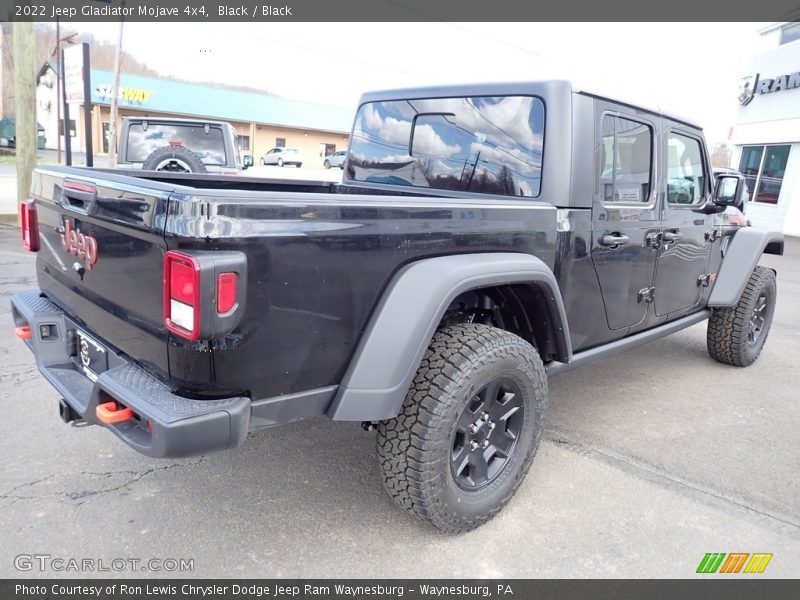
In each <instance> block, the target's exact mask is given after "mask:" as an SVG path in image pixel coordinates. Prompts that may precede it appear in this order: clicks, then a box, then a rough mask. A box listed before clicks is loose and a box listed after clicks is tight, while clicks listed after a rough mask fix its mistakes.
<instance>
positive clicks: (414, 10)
mask: <svg viewBox="0 0 800 600" xmlns="http://www.w3.org/2000/svg"><path fill="white" fill-rule="evenodd" d="M0 6H1V7H2V8H0V20H2V21H55V20H56V19H59V20H60V21H62V22H65V23H70V22H81V21H119V20H120V19H125V20H127V21H147V22H169V23H175V22H181V21H183V22H203V21H209V22H213V21H228V22H234V21H236V22H244V21H251V22H282V21H283V22H287V21H298V22H303V21H306V22H312V21H323V22H345V21H372V22H387V21H388V22H393V21H451V22H452V21H456V22H457V21H464V22H491V21H494V22H497V21H515V22H516V21H598V22H601V21H795V20H800V2H798V0H759V1H758V2H728V3H717V2H697V0H669V1H668V2H642V1H641V0H606V1H604V2H585V1H584V2H575V1H573V2H564V1H560V2H552V1H551V0H492V2H474V1H473V2H470V1H466V0H284V1H281V0H274V1H273V0H241V1H239V2H237V1H234V0H231V1H230V2H225V1H222V2H220V1H219V0H214V1H204V0H179V1H176V0H153V1H143V0H56V1H53V0H47V1H44V0H43V1H40V2H27V1H26V2H22V1H20V0H0ZM731 43H732V44H735V43H736V40H731Z"/></svg>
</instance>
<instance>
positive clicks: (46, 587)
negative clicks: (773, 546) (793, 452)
mask: <svg viewBox="0 0 800 600" xmlns="http://www.w3.org/2000/svg"><path fill="white" fill-rule="evenodd" d="M796 597H797V581H790V580H776V579H772V580H770V579H762V578H760V577H757V576H752V577H748V578H746V579H745V578H738V579H732V578H721V577H715V576H711V577H708V578H703V579H694V580H665V579H661V580H644V579H632V580H619V579H616V580H614V579H601V580H597V579H595V580H591V579H583V580H581V579H578V580H576V579H561V580H559V579H545V580H536V579H464V580H458V579H435V580H434V579H430V580H414V579H313V580H312V579H307V580H302V579H261V580H257V579H248V580H234V579H215V580H212V579H205V580H203V579H196V580H176V579H172V580H170V579H161V580H158V579H133V580H118V579H117V580H114V579H84V580H80V579H73V580H69V579H61V580H54V579H50V580H38V581H37V580H31V579H28V580H20V579H16V580H2V581H0V598H3V600H11V599H13V600H45V599H48V600H53V599H58V600H81V599H90V598H94V599H98V600H123V599H124V600H146V599H149V600H152V599H153V598H158V599H161V600H175V599H178V600H183V599H186V600H189V599H191V600H196V599H202V600H235V599H237V598H238V599H241V600H272V599H276V600H294V599H296V598H303V599H304V600H342V599H348V600H353V599H370V600H372V599H377V598H381V599H384V598H386V599H395V598H410V599H413V600H435V599H436V600H473V599H475V600H477V599H483V598H493V599H494V600H500V599H503V600H562V599H569V600H573V599H575V600H577V599H582V598H591V599H592V600H606V599H607V600H611V599H613V600H627V599H636V600H641V599H643V598H647V599H648V600H673V599H674V600H686V599H688V598H703V599H704V600H717V599H720V600H740V599H741V600H745V599H746V600H752V599H753V598H758V599H759V600H772V599H783V598H786V599H789V598H796Z"/></svg>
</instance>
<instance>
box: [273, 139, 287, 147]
mask: <svg viewBox="0 0 800 600" xmlns="http://www.w3.org/2000/svg"><path fill="white" fill-rule="evenodd" d="M275 147H276V148H286V138H275Z"/></svg>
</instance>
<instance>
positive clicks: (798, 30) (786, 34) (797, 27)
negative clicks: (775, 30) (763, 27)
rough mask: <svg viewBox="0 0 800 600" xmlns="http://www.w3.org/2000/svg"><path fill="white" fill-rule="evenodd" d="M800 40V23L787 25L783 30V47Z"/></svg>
mask: <svg viewBox="0 0 800 600" xmlns="http://www.w3.org/2000/svg"><path fill="white" fill-rule="evenodd" d="M797 40H800V23H793V24H791V25H785V26H784V27H783V28H782V29H781V45H783V44H788V43H789V42H796V41H797Z"/></svg>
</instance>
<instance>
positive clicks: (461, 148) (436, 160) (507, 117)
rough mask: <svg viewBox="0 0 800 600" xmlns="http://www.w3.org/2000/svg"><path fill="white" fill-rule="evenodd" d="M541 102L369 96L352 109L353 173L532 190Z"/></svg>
mask: <svg viewBox="0 0 800 600" xmlns="http://www.w3.org/2000/svg"><path fill="white" fill-rule="evenodd" d="M543 137H544V104H543V103H542V101H541V100H539V99H538V98H534V97H532V96H478V97H467V98H433V99H424V100H397V101H390V102H370V103H367V104H364V105H362V106H361V108H360V109H359V112H358V116H357V117H356V125H355V129H354V131H353V141H352V143H351V148H350V160H349V162H348V167H347V169H348V175H349V177H350V178H351V179H353V180H356V181H364V182H368V183H385V184H395V185H408V186H416V187H431V188H438V189H448V190H459V191H465V192H481V193H487V194H504V195H511V196H530V197H532V196H538V195H539V190H540V188H541V170H542V150H543V148H542V146H543Z"/></svg>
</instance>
